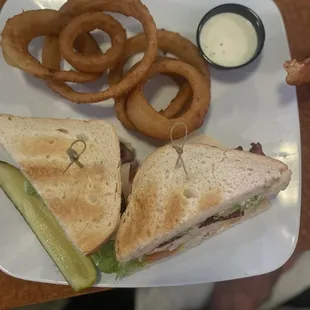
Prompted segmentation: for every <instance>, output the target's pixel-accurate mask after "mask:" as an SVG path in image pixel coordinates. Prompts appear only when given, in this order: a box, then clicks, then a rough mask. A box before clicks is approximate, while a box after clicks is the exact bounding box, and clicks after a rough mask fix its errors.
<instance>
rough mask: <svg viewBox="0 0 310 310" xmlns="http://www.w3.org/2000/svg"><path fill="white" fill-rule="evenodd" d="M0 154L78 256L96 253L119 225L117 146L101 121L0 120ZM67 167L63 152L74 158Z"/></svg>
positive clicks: (112, 132)
mask: <svg viewBox="0 0 310 310" xmlns="http://www.w3.org/2000/svg"><path fill="white" fill-rule="evenodd" d="M0 144H1V146H2V150H1V154H4V153H5V154H6V156H7V158H10V161H12V163H13V164H14V166H15V167H17V168H18V169H20V171H21V172H22V173H23V174H24V176H25V177H26V179H27V180H28V181H27V182H26V184H25V191H27V192H29V191H32V190H33V191H34V192H35V193H36V194H37V195H38V196H39V197H40V199H41V200H42V201H43V202H44V205H45V206H46V208H48V209H49V210H50V211H51V213H52V214H53V215H54V216H55V218H56V219H57V221H58V222H59V224H60V225H61V227H62V228H63V230H64V231H65V233H66V236H67V238H68V239H69V240H70V241H71V242H72V243H73V244H74V245H75V246H76V248H78V249H79V250H80V251H81V252H82V253H83V254H85V255H88V254H91V253H94V252H96V251H97V250H98V249H99V248H100V246H101V245H102V244H104V243H105V242H106V241H108V240H109V238H110V237H111V235H112V234H113V233H114V231H115V230H116V228H117V227H118V224H119V218H120V205H121V174H120V146H119V139H118V136H117V134H116V130H115V128H114V127H113V126H112V125H111V124H109V123H107V122H105V121H103V120H91V121H84V120H72V119H44V118H31V117H29V118H23V117H17V116H12V115H0ZM84 146H85V150H84V152H83V153H82V154H81V155H80V157H79V158H78V163H76V162H75V161H74V162H71V159H70V157H69V155H68V149H73V150H74V151H76V152H77V153H78V154H79V153H81V152H82V151H83V148H84Z"/></svg>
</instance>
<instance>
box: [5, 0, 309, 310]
mask: <svg viewBox="0 0 310 310" xmlns="http://www.w3.org/2000/svg"><path fill="white" fill-rule="evenodd" d="M0 1H1V2H3V0H0ZM276 3H277V4H278V6H279V9H280V10H281V12H282V15H283V18H284V22H285V25H286V27H287V33H288V38H289V43H290V47H291V53H292V56H293V57H294V58H298V59H303V58H305V57H307V56H310V0H276ZM297 94H298V102H299V114H300V123H301V138H302V162H303V189H302V218H301V230H300V236H299V241H298V245H297V248H296V251H297V252H302V251H305V250H308V249H309V247H310V233H309V231H310V229H309V228H310V209H309V205H310V160H309V159H310V85H306V86H302V87H298V88H297ZM96 291H100V289H90V290H87V291H85V292H84V293H89V292H96ZM76 295H78V294H76V293H74V292H73V291H72V289H71V288H70V287H67V286H57V285H50V284H41V283H34V282H28V281H23V280H18V279H15V278H12V277H9V276H7V275H5V274H4V273H2V272H0V310H2V309H9V308H13V307H18V306H22V305H28V304H32V303H40V302H46V301H50V300H55V299H60V298H66V297H70V296H76Z"/></svg>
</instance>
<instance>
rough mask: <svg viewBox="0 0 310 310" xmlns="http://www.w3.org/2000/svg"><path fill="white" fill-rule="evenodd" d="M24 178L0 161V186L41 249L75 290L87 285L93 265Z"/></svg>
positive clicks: (92, 275) (91, 281)
mask: <svg viewBox="0 0 310 310" xmlns="http://www.w3.org/2000/svg"><path fill="white" fill-rule="evenodd" d="M26 181H27V180H26V178H25V177H24V176H23V174H22V173H21V172H20V171H19V170H18V169H17V168H15V167H13V166H11V165H9V164H7V163H4V162H1V161H0V187H1V188H2V190H3V191H4V192H5V193H6V195H7V196H8V197H9V199H10V200H11V201H12V202H13V204H14V205H15V207H16V208H17V209H18V211H19V212H20V213H21V214H22V216H23V217H24V218H25V220H26V222H27V223H28V225H29V226H30V227H31V229H32V231H33V232H34V233H35V235H36V236H37V238H38V239H39V241H40V242H41V244H42V245H43V247H44V248H45V250H46V251H47V252H48V254H49V255H50V256H51V258H52V259H53V261H54V262H55V264H56V265H57V267H58V268H59V270H60V271H61V273H62V274H63V275H64V277H65V279H66V280H67V281H68V283H69V284H70V285H71V287H72V288H73V289H74V290H75V291H80V290H83V289H85V288H88V287H91V286H92V285H93V284H94V283H95V281H96V277H97V271H96V267H95V266H94V263H93V262H92V260H91V259H90V258H89V257H86V256H84V255H83V253H82V252H80V251H79V250H78V249H77V248H75V246H74V245H73V244H72V243H71V242H70V241H69V240H68V239H67V237H66V234H65V232H64V230H63V229H62V227H61V226H60V224H59V223H58V221H57V220H56V218H55V217H54V215H53V214H52V213H51V212H50V211H49V210H48V208H47V207H46V206H45V205H44V203H43V202H42V201H41V199H40V198H39V197H37V195H36V194H32V195H28V194H26V192H25V190H24V184H25V182H26Z"/></svg>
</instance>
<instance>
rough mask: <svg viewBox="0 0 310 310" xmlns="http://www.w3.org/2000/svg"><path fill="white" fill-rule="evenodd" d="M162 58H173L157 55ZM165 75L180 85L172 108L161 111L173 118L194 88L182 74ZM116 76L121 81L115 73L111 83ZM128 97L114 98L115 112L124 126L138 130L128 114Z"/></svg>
mask: <svg viewBox="0 0 310 310" xmlns="http://www.w3.org/2000/svg"><path fill="white" fill-rule="evenodd" d="M162 59H172V58H169V57H162V56H160V57H157V59H156V61H158V60H162ZM138 64H139V62H138V63H136V64H134V65H133V66H132V67H131V68H130V69H129V71H128V72H127V73H126V75H127V74H129V73H130V72H131V71H133V70H134V69H135V67H136V66H137V65H138ZM165 75H167V76H169V77H170V78H171V79H172V80H174V82H175V83H177V84H179V87H180V89H179V92H178V93H177V95H176V97H175V98H174V99H172V100H171V102H170V104H169V106H171V108H170V109H168V111H167V108H166V109H165V110H162V111H159V113H160V114H162V115H164V116H165V117H167V118H172V117H174V116H175V115H177V114H178V113H179V112H180V110H181V109H182V107H183V106H185V105H186V103H187V102H188V100H189V99H190V97H191V95H192V90H191V88H190V87H188V83H187V82H186V80H185V82H186V84H184V79H183V78H181V77H180V76H178V75H176V74H172V73H165ZM114 77H116V78H117V81H119V78H118V76H116V75H113V76H112V77H111V80H110V82H111V83H116V82H117V81H116V80H113V78H114ZM109 78H110V76H109ZM127 97H128V96H122V97H118V98H115V99H114V101H115V104H114V108H115V113H116V116H117V118H118V119H119V121H120V122H121V123H122V124H123V126H124V127H126V128H127V129H130V130H133V131H136V128H135V127H134V125H133V124H132V123H131V121H130V120H129V118H128V117H127V115H126V110H125V109H126V102H125V101H126V100H127ZM169 106H168V108H169Z"/></svg>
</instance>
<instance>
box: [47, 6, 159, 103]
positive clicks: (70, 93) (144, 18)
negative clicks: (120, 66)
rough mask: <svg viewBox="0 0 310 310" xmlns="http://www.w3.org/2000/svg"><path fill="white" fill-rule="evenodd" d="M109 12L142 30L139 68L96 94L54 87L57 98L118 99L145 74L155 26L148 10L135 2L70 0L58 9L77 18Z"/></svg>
mask: <svg viewBox="0 0 310 310" xmlns="http://www.w3.org/2000/svg"><path fill="white" fill-rule="evenodd" d="M98 11H109V12H115V13H121V14H123V15H126V16H131V17H133V18H135V19H137V20H138V21H139V22H140V23H141V24H142V26H143V29H144V31H145V34H146V38H147V47H146V51H145V54H144V57H143V59H142V60H141V61H140V63H139V66H137V67H136V68H135V70H133V71H132V72H131V73H130V74H128V75H127V76H126V77H124V78H123V79H122V80H121V81H120V82H119V83H117V84H114V85H111V86H110V87H109V88H108V89H106V90H104V91H100V92H96V93H79V92H76V91H75V90H73V89H72V88H70V87H69V86H68V85H66V84H60V83H57V84H55V85H53V88H52V89H53V90H54V91H55V92H57V93H58V94H59V95H60V96H62V97H64V98H66V99H68V100H70V101H72V102H76V103H93V102H99V101H103V100H106V99H109V98H115V97H119V96H121V95H123V94H125V93H127V92H128V91H130V90H131V89H132V88H133V87H134V86H135V85H137V83H139V82H140V81H141V80H142V79H143V77H144V76H145V75H146V74H147V72H148V71H149V69H150V67H151V65H152V63H153V62H154V61H155V59H156V56H157V37H156V25H155V22H154V20H153V17H152V16H151V15H150V13H149V11H148V9H147V8H146V7H145V6H144V5H143V4H142V3H141V2H140V1H139V0H122V1H111V0H92V1H85V0H74V1H68V2H66V3H65V4H64V6H63V7H62V12H65V13H66V14H69V15H72V16H78V15H81V14H83V13H87V12H98Z"/></svg>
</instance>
